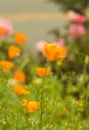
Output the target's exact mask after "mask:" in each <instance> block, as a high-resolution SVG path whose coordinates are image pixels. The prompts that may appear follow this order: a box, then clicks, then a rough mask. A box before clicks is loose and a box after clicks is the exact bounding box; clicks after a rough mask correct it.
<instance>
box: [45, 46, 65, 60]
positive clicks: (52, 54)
mask: <svg viewBox="0 0 89 130" xmlns="http://www.w3.org/2000/svg"><path fill="white" fill-rule="evenodd" d="M43 50H44V53H45V55H46V57H47V60H48V61H53V60H55V59H57V58H64V57H66V55H67V50H66V49H65V48H62V47H59V46H58V45H56V44H45V45H44V47H43Z"/></svg>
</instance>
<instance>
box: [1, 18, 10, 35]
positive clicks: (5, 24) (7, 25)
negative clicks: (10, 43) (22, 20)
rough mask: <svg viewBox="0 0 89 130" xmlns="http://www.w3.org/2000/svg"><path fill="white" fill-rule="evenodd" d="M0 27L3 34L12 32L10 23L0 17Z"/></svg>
mask: <svg viewBox="0 0 89 130" xmlns="http://www.w3.org/2000/svg"><path fill="white" fill-rule="evenodd" d="M0 28H1V29H3V30H4V32H3V35H4V36H7V35H9V34H11V32H12V24H11V23H10V22H9V21H8V20H4V19H2V18H0Z"/></svg>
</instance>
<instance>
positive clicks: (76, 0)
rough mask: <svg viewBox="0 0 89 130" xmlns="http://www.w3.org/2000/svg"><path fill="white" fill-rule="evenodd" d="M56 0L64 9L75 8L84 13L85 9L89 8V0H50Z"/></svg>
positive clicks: (76, 10)
mask: <svg viewBox="0 0 89 130" xmlns="http://www.w3.org/2000/svg"><path fill="white" fill-rule="evenodd" d="M49 1H50V2H54V3H55V4H57V6H59V9H60V8H61V9H62V10H63V11H68V10H74V11H75V12H78V13H82V14H84V11H85V10H86V9H87V8H88V5H89V1H88V0H49Z"/></svg>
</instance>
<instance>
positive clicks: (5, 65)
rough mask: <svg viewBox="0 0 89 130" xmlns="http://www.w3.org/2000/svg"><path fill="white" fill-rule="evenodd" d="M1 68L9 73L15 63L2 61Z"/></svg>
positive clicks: (0, 62)
mask: <svg viewBox="0 0 89 130" xmlns="http://www.w3.org/2000/svg"><path fill="white" fill-rule="evenodd" d="M0 66H1V67H2V70H3V72H7V71H8V70H10V69H11V68H12V67H13V63H12V62H10V61H5V60H3V61H0Z"/></svg>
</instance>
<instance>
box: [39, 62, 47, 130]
mask: <svg viewBox="0 0 89 130" xmlns="http://www.w3.org/2000/svg"><path fill="white" fill-rule="evenodd" d="M47 68H48V64H46V70H45V74H44V77H43V82H42V86H41V116H40V120H41V130H42V128H43V107H44V106H43V92H44V85H45V79H46V72H47Z"/></svg>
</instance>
